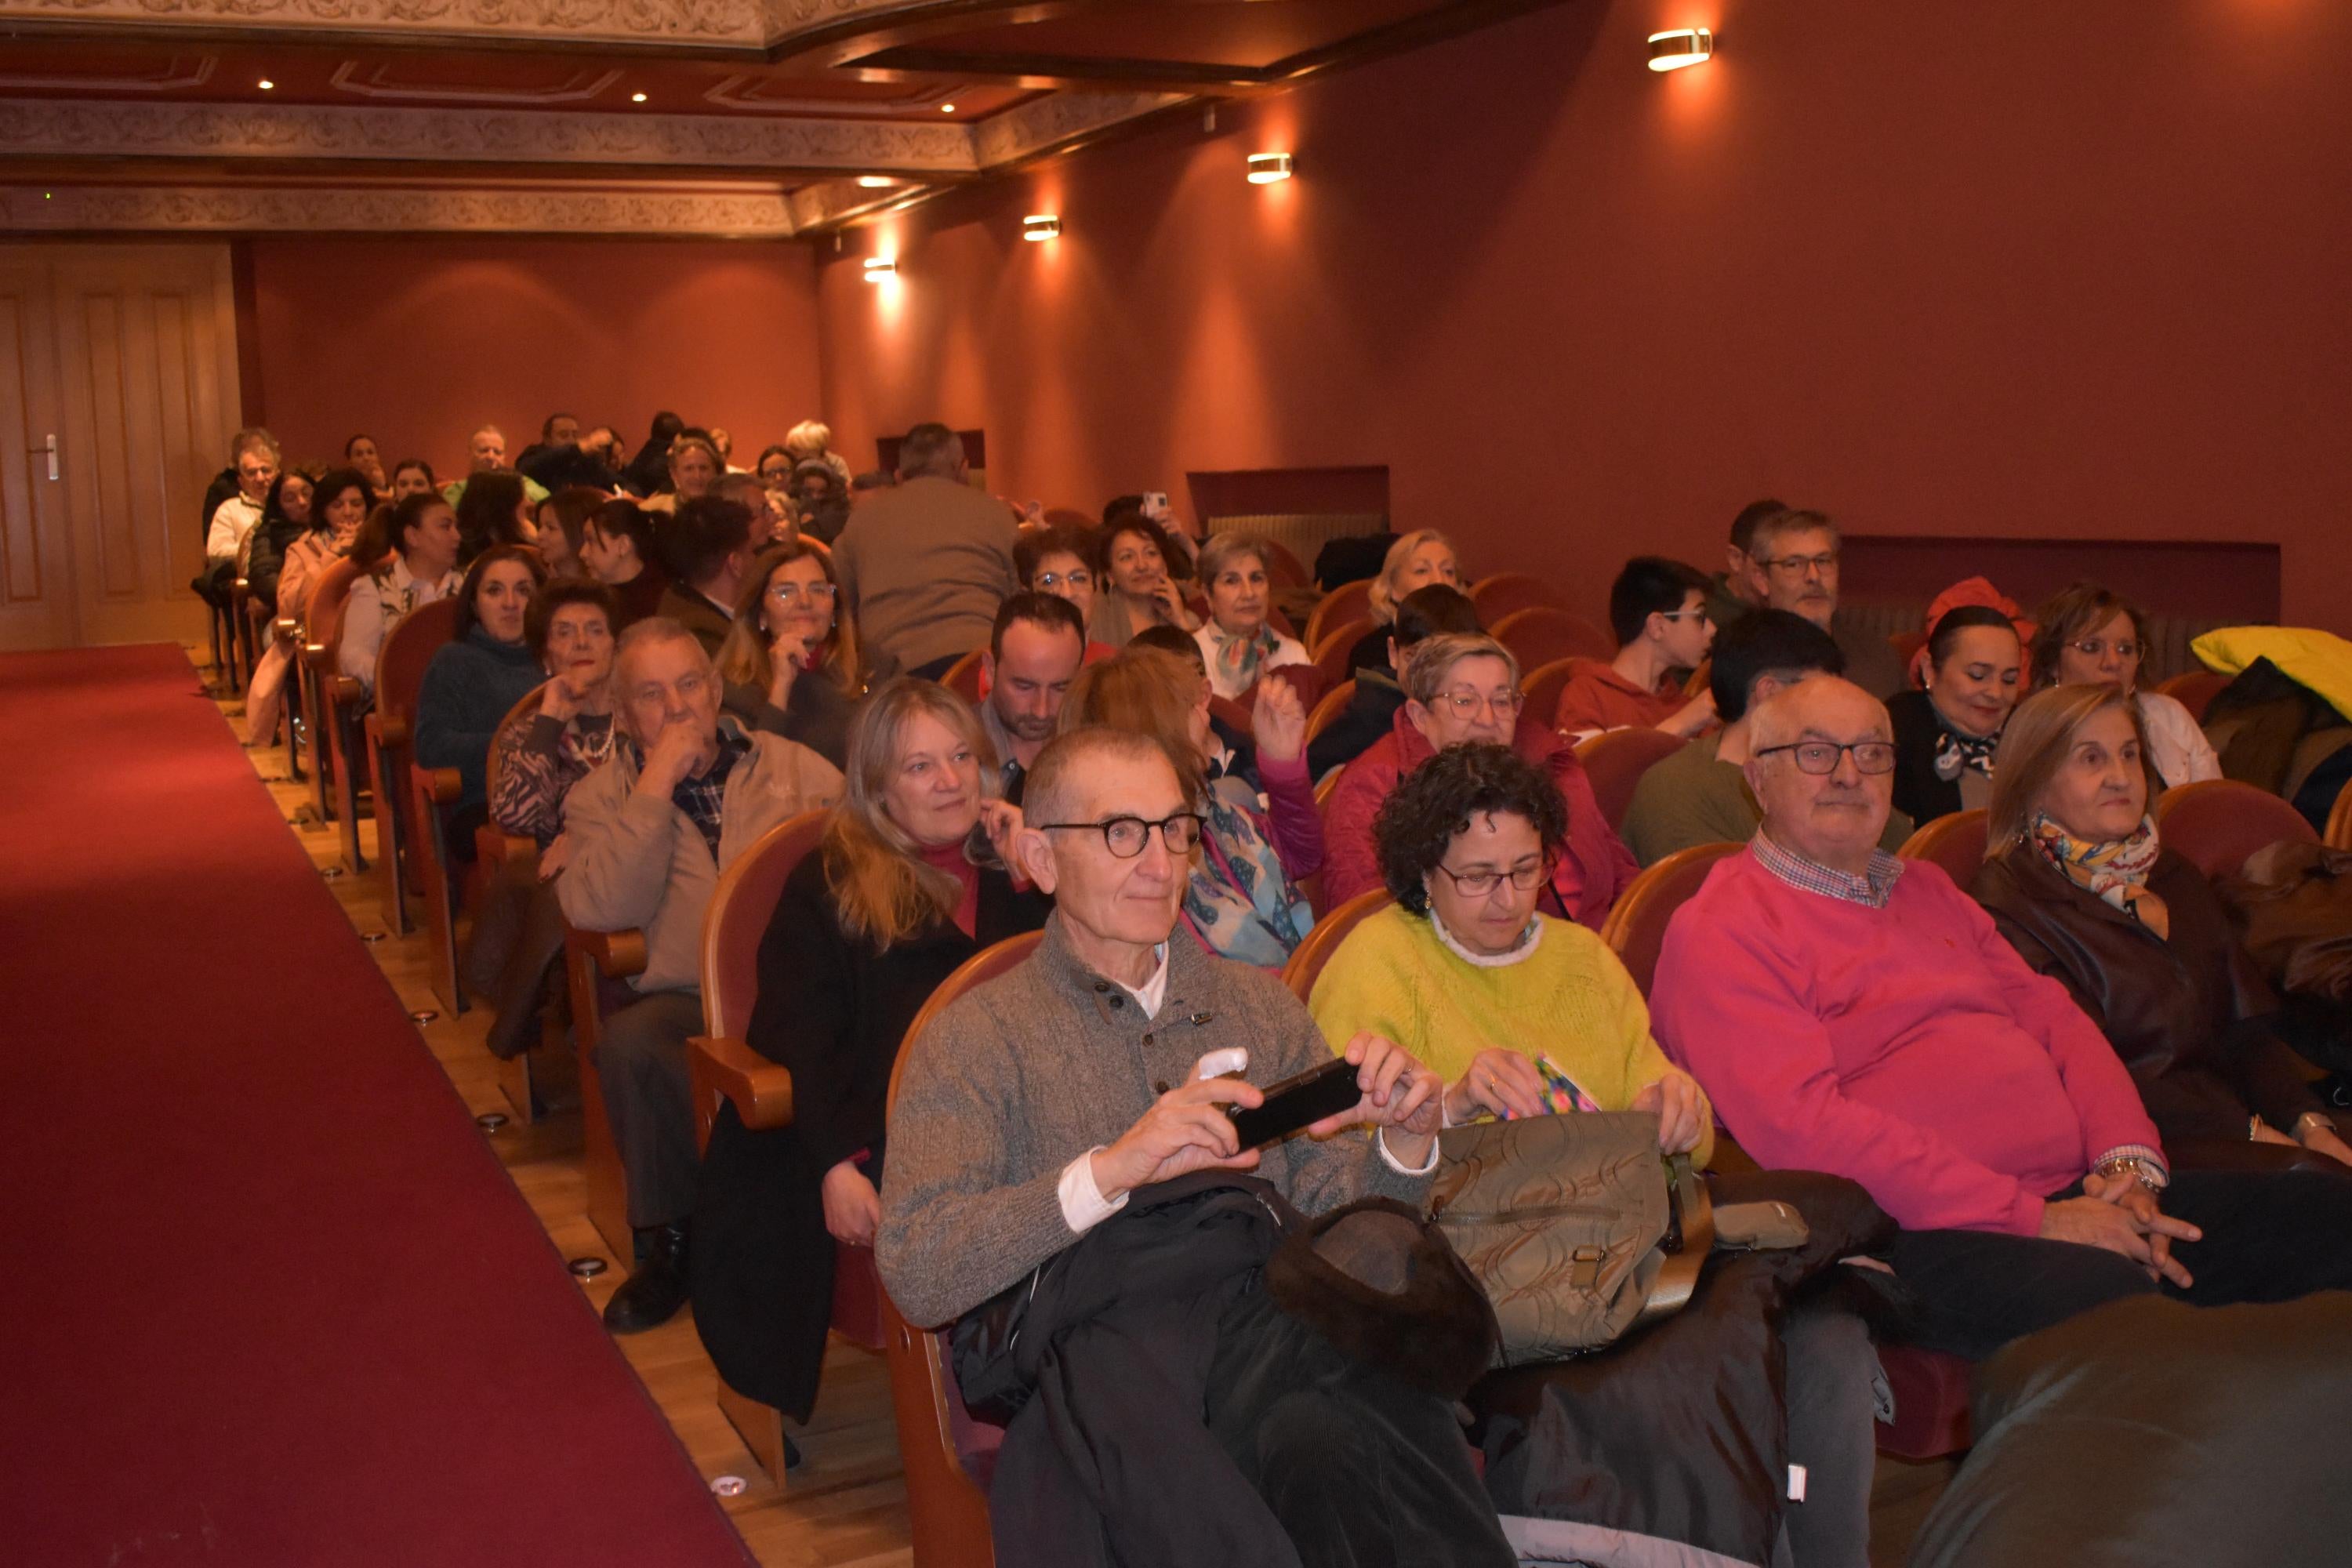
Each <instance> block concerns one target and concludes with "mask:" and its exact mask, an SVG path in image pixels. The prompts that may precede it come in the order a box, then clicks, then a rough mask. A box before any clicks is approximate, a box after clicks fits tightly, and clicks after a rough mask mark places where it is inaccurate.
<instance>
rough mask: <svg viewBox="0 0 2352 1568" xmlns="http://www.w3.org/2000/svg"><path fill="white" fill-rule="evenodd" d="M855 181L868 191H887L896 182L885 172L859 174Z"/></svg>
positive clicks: (896, 182)
mask: <svg viewBox="0 0 2352 1568" xmlns="http://www.w3.org/2000/svg"><path fill="white" fill-rule="evenodd" d="M857 183H858V184H861V185H864V186H865V187H866V189H867V190H869V191H887V190H888V189H889V188H890V187H891V186H892V185H895V184H898V181H896V180H894V179H892V178H891V177H890V176H889V175H887V174H860V175H858V176H857Z"/></svg>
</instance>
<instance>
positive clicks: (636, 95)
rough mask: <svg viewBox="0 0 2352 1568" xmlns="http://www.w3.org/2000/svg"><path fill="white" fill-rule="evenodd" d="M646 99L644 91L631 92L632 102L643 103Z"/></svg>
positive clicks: (630, 98)
mask: <svg viewBox="0 0 2352 1568" xmlns="http://www.w3.org/2000/svg"><path fill="white" fill-rule="evenodd" d="M645 100H646V95H645V94H644V93H642V92H633V93H631V94H629V101H630V102H631V103H643V102H644V101H645Z"/></svg>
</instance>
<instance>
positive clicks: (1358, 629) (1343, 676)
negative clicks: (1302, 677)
mask: <svg viewBox="0 0 2352 1568" xmlns="http://www.w3.org/2000/svg"><path fill="white" fill-rule="evenodd" d="M1371 629H1372V623H1371V621H1370V619H1361V620H1353V621H1346V622H1342V623H1341V624H1339V625H1338V626H1333V627H1331V628H1330V629H1329V630H1328V631H1327V632H1325V633H1324V634H1323V637H1322V640H1321V641H1320V642H1310V643H1308V644H1307V658H1310V659H1312V660H1314V661H1315V668H1318V669H1319V670H1321V671H1322V672H1323V689H1325V690H1327V691H1328V690H1329V689H1331V688H1332V687H1334V686H1337V685H1339V682H1341V681H1343V680H1353V679H1355V677H1356V667H1355V664H1354V662H1353V660H1352V659H1351V658H1350V657H1349V656H1350V655H1352V654H1353V653H1354V652H1355V651H1356V644H1357V643H1358V642H1359V641H1360V640H1361V639H1362V637H1363V636H1364V634H1365V633H1366V632H1369V631H1370V630H1371Z"/></svg>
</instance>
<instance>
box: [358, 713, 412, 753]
mask: <svg viewBox="0 0 2352 1568" xmlns="http://www.w3.org/2000/svg"><path fill="white" fill-rule="evenodd" d="M367 731H368V736H369V738H370V739H372V740H373V741H374V742H375V743H376V744H377V745H378V746H380V747H382V748H383V750H385V751H392V750H394V749H396V748H398V747H401V746H404V745H406V744H408V721H407V720H405V719H404V718H402V717H401V716H400V715H399V714H397V713H386V712H383V711H382V710H378V711H375V712H373V713H370V714H369V715H368V717H367Z"/></svg>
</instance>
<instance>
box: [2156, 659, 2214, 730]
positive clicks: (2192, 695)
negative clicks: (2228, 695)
mask: <svg viewBox="0 0 2352 1568" xmlns="http://www.w3.org/2000/svg"><path fill="white" fill-rule="evenodd" d="M2230 679H2231V678H2230V677H2229V676H2226V675H2222V674H2220V673H2218V672H2216V671H2213V670H2210V669H2192V670H2189V671H2187V672H2186V673H2184V674H2180V675H2176V676H2174V677H2173V678H2172V679H2169V680H2167V681H2162V682H2159V683H2158V686H2157V694H2158V696H2161V697H2169V698H2171V699H2172V700H2174V701H2175V702H2178V703H2179V704H2180V705H2181V706H2182V707H2183V708H2186V709H2188V710H2189V717H2190V718H2191V719H2194V720H2196V721H2198V722H2199V723H2200V724H2202V723H2203V722H2205V710H2206V709H2207V708H2208V707H2210V706H2211V704H2212V701H2213V699H2214V698H2216V697H2218V696H2220V695H2221V689H2222V688H2223V687H2225V686H2227V685H2229V684H2230Z"/></svg>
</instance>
